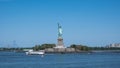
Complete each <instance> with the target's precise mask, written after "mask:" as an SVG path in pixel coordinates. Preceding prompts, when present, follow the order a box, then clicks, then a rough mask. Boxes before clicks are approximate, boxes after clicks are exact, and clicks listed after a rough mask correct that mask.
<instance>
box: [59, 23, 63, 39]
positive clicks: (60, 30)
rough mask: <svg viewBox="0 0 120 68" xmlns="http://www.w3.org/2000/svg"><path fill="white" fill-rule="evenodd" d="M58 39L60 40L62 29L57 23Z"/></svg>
mask: <svg viewBox="0 0 120 68" xmlns="http://www.w3.org/2000/svg"><path fill="white" fill-rule="evenodd" d="M58 37H59V38H62V27H61V26H60V25H59V23H58Z"/></svg>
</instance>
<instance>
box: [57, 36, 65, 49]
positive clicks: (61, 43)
mask: <svg viewBox="0 0 120 68" xmlns="http://www.w3.org/2000/svg"><path fill="white" fill-rule="evenodd" d="M57 40H58V43H57V45H56V47H55V48H65V47H64V43H63V38H58V39H57Z"/></svg>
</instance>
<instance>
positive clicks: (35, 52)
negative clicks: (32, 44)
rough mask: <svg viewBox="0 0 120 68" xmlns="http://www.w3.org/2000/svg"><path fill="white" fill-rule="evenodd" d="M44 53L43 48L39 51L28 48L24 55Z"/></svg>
mask: <svg viewBox="0 0 120 68" xmlns="http://www.w3.org/2000/svg"><path fill="white" fill-rule="evenodd" d="M44 54H45V51H44V50H39V51H33V50H29V51H28V52H26V55H44Z"/></svg>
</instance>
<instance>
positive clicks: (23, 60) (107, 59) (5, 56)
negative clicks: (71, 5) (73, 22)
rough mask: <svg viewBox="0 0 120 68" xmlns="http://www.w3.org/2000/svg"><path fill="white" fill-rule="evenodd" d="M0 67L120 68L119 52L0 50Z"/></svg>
mask: <svg viewBox="0 0 120 68" xmlns="http://www.w3.org/2000/svg"><path fill="white" fill-rule="evenodd" d="M0 68H120V53H91V54H87V53H81V54H46V55H45V56H44V57H41V56H40V55H25V53H15V52H0Z"/></svg>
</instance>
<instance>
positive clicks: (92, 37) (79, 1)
mask: <svg viewBox="0 0 120 68" xmlns="http://www.w3.org/2000/svg"><path fill="white" fill-rule="evenodd" d="M58 22H59V23H60V24H61V25H62V28H63V38H64V43H65V46H69V45H70V44H84V45H88V46H105V45H107V44H110V43H120V0H0V47H7V46H11V47H12V46H14V45H13V44H14V40H15V42H16V44H17V45H16V46H17V47H31V46H34V45H35V44H43V43H57V23H58Z"/></svg>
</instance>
